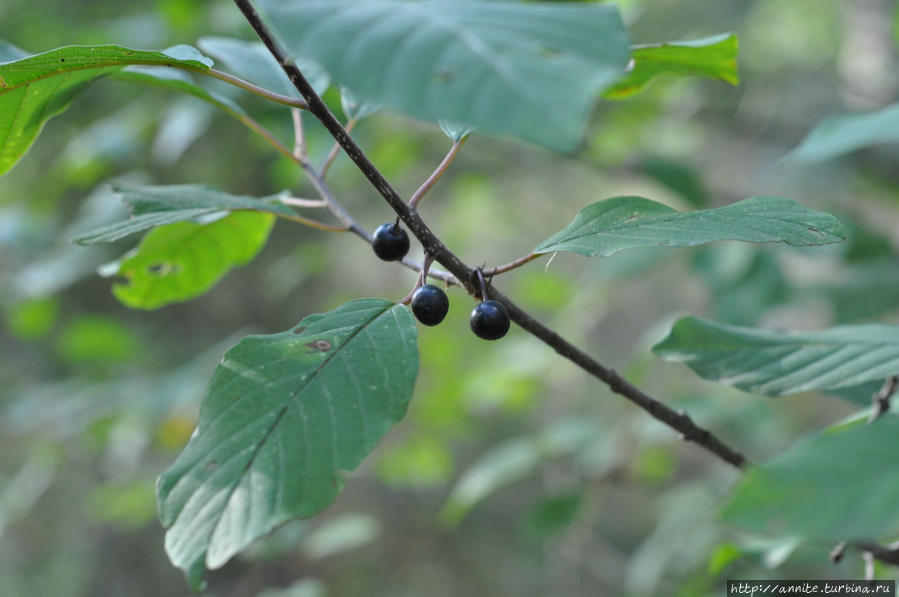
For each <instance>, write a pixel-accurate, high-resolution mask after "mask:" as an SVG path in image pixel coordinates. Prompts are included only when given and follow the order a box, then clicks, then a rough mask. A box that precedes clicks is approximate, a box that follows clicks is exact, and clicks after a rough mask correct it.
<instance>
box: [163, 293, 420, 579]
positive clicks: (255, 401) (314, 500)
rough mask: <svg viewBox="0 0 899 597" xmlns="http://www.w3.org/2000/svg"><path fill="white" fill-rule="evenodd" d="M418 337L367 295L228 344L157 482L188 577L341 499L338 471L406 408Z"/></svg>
mask: <svg viewBox="0 0 899 597" xmlns="http://www.w3.org/2000/svg"><path fill="white" fill-rule="evenodd" d="M416 338H417V331H416V326H415V322H414V320H413V319H412V316H411V315H410V314H409V312H408V310H407V309H406V308H405V307H403V306H402V305H395V304H393V303H391V302H389V301H384V300H379V299H360V300H355V301H351V302H349V303H346V304H344V305H342V306H341V307H339V308H338V309H336V310H334V311H331V312H330V313H326V314H323V315H310V316H308V317H306V318H304V319H303V320H302V321H301V322H300V323H299V324H298V325H297V326H296V327H295V328H294V329H291V330H287V331H285V332H282V333H279V334H273V335H268V336H250V337H247V338H244V339H243V340H241V341H240V342H239V343H238V344H237V345H236V346H235V347H233V348H232V349H231V350H229V351H228V352H227V353H225V356H224V358H223V359H222V362H221V364H220V365H219V367H218V368H217V369H216V371H215V374H214V375H213V378H212V382H211V387H210V389H209V393H208V395H207V396H206V398H205V400H204V402H203V405H202V406H201V409H200V415H199V422H198V424H197V430H196V432H195V433H194V435H193V436H192V437H191V440H190V442H189V443H188V445H187V447H186V448H185V450H184V452H183V453H182V454H181V456H179V458H178V460H177V461H176V462H175V463H174V464H173V465H172V466H171V468H169V470H167V471H166V472H165V473H163V474H162V475H161V476H160V477H159V481H158V483H157V494H158V501H159V512H160V518H161V519H162V523H163V525H164V526H165V527H166V528H167V529H168V532H167V534H166V541H165V543H166V551H167V552H168V554H169V557H170V558H171V560H172V562H173V563H174V564H175V565H177V566H178V567H180V568H182V569H183V570H184V571H185V573H186V574H187V576H188V579H189V580H190V582H191V584H193V585H194V586H198V585H199V584H200V582H201V579H202V575H203V572H204V570H205V568H210V569H212V568H217V567H219V566H221V565H223V564H224V563H225V562H226V561H227V560H228V559H229V558H231V557H232V556H233V555H234V554H236V553H237V552H239V551H240V550H241V549H243V548H244V547H246V546H247V545H248V544H249V543H250V542H252V541H253V540H255V539H257V538H259V537H261V536H262V535H264V534H266V533H268V532H269V531H271V530H272V529H273V528H275V527H276V526H277V525H279V524H281V523H283V522H285V521H287V520H289V519H291V518H295V517H303V516H311V515H313V514H315V513H316V512H319V511H321V510H322V509H324V508H326V507H327V506H328V505H329V504H331V502H333V501H334V499H335V498H336V496H337V494H338V493H339V491H340V488H341V485H342V480H341V476H340V472H341V471H350V470H353V469H355V468H356V467H357V466H358V465H359V463H360V462H361V461H362V459H363V458H364V457H365V456H366V454H368V452H369V451H370V450H371V449H372V448H373V447H374V446H375V444H376V443H377V442H378V441H379V440H380V439H381V438H382V437H383V436H384V435H385V434H386V433H387V431H388V430H389V429H390V428H391V427H392V426H393V425H394V424H395V423H397V422H398V421H399V420H400V419H402V417H403V416H404V414H405V412H406V408H407V406H408V403H409V400H410V398H411V396H412V389H413V386H414V384H415V378H416V375H417V373H418V349H417V346H416Z"/></svg>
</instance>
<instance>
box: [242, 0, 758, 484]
mask: <svg viewBox="0 0 899 597" xmlns="http://www.w3.org/2000/svg"><path fill="white" fill-rule="evenodd" d="M234 3H235V4H236V5H237V7H238V8H239V9H240V11H241V12H242V13H243V15H244V17H245V18H246V19H247V22H249V24H250V25H251V26H252V27H253V29H254V30H255V31H256V34H257V35H258V36H259V39H261V40H262V42H263V43H264V44H265V46H266V47H267V48H268V49H269V51H270V52H271V53H272V55H273V56H274V57H275V59H276V60H277V61H278V63H279V64H280V65H281V68H283V69H284V72H285V73H287V76H288V78H290V81H291V82H292V83H293V84H294V86H295V87H296V88H297V91H299V92H300V95H302V96H303V97H304V98H305V100H306V103H307V106H308V108H307V109H308V110H309V112H310V113H311V114H312V115H314V116H315V117H316V118H317V119H318V120H319V122H321V123H322V125H323V126H324V127H325V128H326V129H327V130H328V132H329V133H330V134H331V136H332V137H334V139H335V141H337V143H339V144H340V146H341V147H342V148H343V150H344V151H345V152H346V154H347V156H349V158H350V159H351V160H352V161H353V163H355V164H356V166H357V167H358V168H359V170H360V171H361V172H362V174H363V175H364V176H365V177H366V178H367V179H368V181H369V182H370V183H371V185H372V186H373V187H374V188H375V190H377V191H378V193H379V194H380V195H381V196H382V197H383V198H384V200H385V201H387V203H388V204H389V205H390V207H391V208H393V210H394V211H395V212H396V214H397V215H398V216H399V217H400V219H401V220H402V221H403V222H404V223H405V224H406V226H408V228H409V231H410V232H411V233H412V234H413V235H415V237H416V238H417V239H418V240H419V242H421V244H422V246H423V248H424V250H425V253H426V254H430V255H432V256H433V257H434V260H435V261H437V262H438V263H440V264H441V265H443V266H444V267H445V268H446V269H447V270H449V271H450V272H451V273H452V274H453V275H454V276H455V277H456V279H457V280H459V282H460V283H461V284H462V285H463V286H464V287H465V289H466V290H467V291H468V292H469V294H471V295H473V296H476V295H477V294H478V292H479V291H478V290H477V288H476V285H477V281H476V279H475V270H474V269H472V268H471V267H469V266H468V265H466V264H465V263H464V262H462V260H461V259H459V257H457V256H456V255H455V254H454V253H453V252H452V251H450V250H449V249H448V248H447V247H446V246H445V245H444V244H443V242H442V241H441V240H440V239H439V238H438V237H437V236H436V235H435V234H434V233H433V232H432V231H431V229H430V228H429V227H428V226H427V224H425V222H424V221H423V220H422V219H421V218H420V217H419V215H418V212H417V211H416V210H414V209H412V208H410V207H409V206H408V205H406V203H405V202H404V201H403V200H402V198H401V197H400V196H399V194H398V193H397V192H396V190H394V188H393V187H392V186H391V185H390V183H389V182H388V181H387V180H386V179H385V178H384V176H383V175H382V174H381V172H380V171H379V170H378V169H377V168H376V167H375V165H374V164H373V163H372V162H371V161H370V160H369V159H368V156H366V155H365V153H364V152H363V151H362V149H360V147H359V146H358V145H357V144H356V142H355V141H353V139H352V138H351V137H350V136H349V134H347V132H346V130H345V129H344V128H343V127H342V126H341V124H340V122H339V121H338V120H337V118H336V117H335V116H334V115H333V114H332V113H331V111H330V110H329V109H328V107H327V106H326V105H325V103H324V102H323V101H322V99H321V98H320V97H319V96H318V94H317V93H316V92H315V90H314V89H312V86H311V85H309V82H308V81H307V80H306V78H305V77H304V76H303V73H302V72H300V70H299V69H298V68H297V66H296V64H295V63H294V61H293V60H291V59H290V58H289V57H288V56H287V54H286V52H285V51H284V50H283V49H282V48H281V46H280V44H279V43H278V42H277V41H276V40H275V39H274V37H273V36H272V34H271V33H270V32H269V30H268V28H267V27H266V26H265V24H263V22H262V19H261V18H260V17H259V14H258V13H257V12H256V10H255V9H254V8H253V6H252V5H251V4H250V2H249V0H234ZM488 292H489V295H490V297H491V298H493V299H494V300H498V301H500V302H502V303H503V304H504V305H505V306H506V309H507V310H508V311H509V316H510V318H511V319H512V321H514V322H515V323H517V324H518V325H519V326H521V327H522V328H523V329H525V330H527V331H528V332H530V333H531V334H533V335H534V336H536V337H537V338H539V339H540V340H542V341H543V342H544V343H546V344H547V345H549V346H550V347H552V348H553V349H554V350H555V351H556V352H557V353H559V354H560V355H562V356H563V357H565V358H567V359H568V360H570V361H571V362H573V363H575V364H576V365H578V366H579V367H581V368H582V369H584V370H585V371H587V372H588V373H590V374H591V375H593V376H594V377H596V378H598V379H599V380H601V381H602V382H604V383H605V384H606V385H608V386H609V389H611V390H612V391H613V392H615V393H617V394H619V395H621V396H623V397H625V398H627V399H628V400H630V401H631V402H633V403H634V404H636V405H638V406H640V407H641V408H643V409H644V410H645V411H646V412H647V413H649V414H650V415H651V416H652V417H654V418H656V419H658V420H659V421H661V422H663V423H665V424H666V425H668V426H670V427H672V428H674V429H675V430H677V431H678V432H679V433H680V435H681V437H682V438H683V439H684V440H687V441H692V442H695V443H696V444H698V445H700V446H702V447H703V448H705V449H706V450H708V451H710V452H712V453H713V454H715V455H716V456H718V457H719V458H721V459H722V460H724V461H725V462H727V463H729V464H731V465H733V466H735V467H738V468H741V467H743V466H745V465H746V459H745V457H744V456H743V455H742V454H740V453H739V452H737V451H736V450H734V449H733V448H731V447H729V446H728V445H726V444H725V443H723V442H722V441H721V440H720V439H718V438H717V437H716V436H715V435H713V434H712V433H711V432H709V431H708V430H706V429H703V428H701V427H698V426H697V425H696V424H695V423H693V421H692V419H690V417H689V416H688V415H687V414H686V413H684V412H683V411H675V410H673V409H671V408H670V407H668V406H667V405H665V404H663V403H662V402H659V401H658V400H656V399H655V398H652V397H650V396H648V395H647V394H645V393H643V392H642V391H640V390H639V389H638V388H636V387H634V386H633V385H631V384H630V383H628V382H627V381H625V380H624V379H623V378H622V377H620V376H619V375H618V374H617V373H615V371H613V370H611V369H608V368H606V367H604V366H603V365H601V364H600V363H598V362H596V361H595V360H593V359H592V358H590V357H589V356H588V355H587V354H585V353H584V352H582V351H581V350H580V349H578V348H577V347H575V346H574V345H572V344H570V343H569V342H568V341H566V340H565V339H564V338H562V337H561V336H559V335H558V334H557V333H556V332H554V331H552V330H550V329H549V328H547V327H546V326H544V325H543V324H541V323H540V322H538V321H537V320H535V319H534V318H533V317H531V316H530V315H528V314H527V313H525V312H524V311H523V310H522V309H521V308H519V307H518V306H517V305H515V304H514V303H513V302H512V301H511V300H510V299H509V298H508V297H506V296H505V295H503V294H502V293H501V292H499V291H498V290H496V289H495V288H493V287H492V286H491V288H490V289H489V291H488Z"/></svg>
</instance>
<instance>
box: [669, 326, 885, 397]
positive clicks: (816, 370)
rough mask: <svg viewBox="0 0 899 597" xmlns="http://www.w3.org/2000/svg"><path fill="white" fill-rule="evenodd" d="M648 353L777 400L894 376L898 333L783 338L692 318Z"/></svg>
mask: <svg viewBox="0 0 899 597" xmlns="http://www.w3.org/2000/svg"><path fill="white" fill-rule="evenodd" d="M653 352H655V353H656V354H658V355H660V356H661V357H663V358H665V359H668V360H671V361H680V362H683V363H684V364H686V365H687V366H688V367H690V369H692V370H693V371H695V372H696V373H697V374H698V375H699V376H700V377H702V378H703V379H707V380H709V381H714V382H718V383H722V384H726V385H730V386H735V387H737V388H740V389H741V390H745V391H747V392H753V393H757V394H764V395H768V396H782V395H785V394H796V393H799V392H808V391H812V390H831V389H837V388H848V387H851V386H856V385H859V384H863V383H865V382H870V381H877V380H883V379H886V378H887V377H890V376H892V375H899V327H897V326H891V325H882V324H865V325H853V326H839V327H834V328H829V329H826V330H823V331H820V332H806V333H786V332H777V331H773V330H763V329H756V328H746V327H739V326H732V325H725V324H721V323H716V322H713V321H709V320H706V319H701V318H698V317H692V316H691V317H684V318H683V319H681V320H679V321H678V322H677V323H676V324H675V325H674V327H673V328H672V330H671V332H670V333H669V334H668V336H667V337H666V338H664V339H663V340H662V341H661V342H659V343H658V344H656V345H655V346H654V347H653Z"/></svg>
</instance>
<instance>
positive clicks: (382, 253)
mask: <svg viewBox="0 0 899 597" xmlns="http://www.w3.org/2000/svg"><path fill="white" fill-rule="evenodd" d="M371 246H372V248H373V249H374V250H375V255H377V256H378V257H380V258H381V259H383V260H384V261H399V260H400V259H402V258H403V257H405V256H406V253H408V252H409V236H408V235H407V234H406V231H405V230H403V229H402V228H400V226H399V224H397V223H396V222H388V223H386V224H381V225H380V226H378V227H377V229H375V233H374V234H373V235H372V241H371Z"/></svg>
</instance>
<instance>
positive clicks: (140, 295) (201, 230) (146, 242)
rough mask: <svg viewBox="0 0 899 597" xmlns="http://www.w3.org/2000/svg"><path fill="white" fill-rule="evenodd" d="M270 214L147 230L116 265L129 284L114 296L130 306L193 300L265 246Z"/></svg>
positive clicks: (118, 286) (116, 288)
mask: <svg viewBox="0 0 899 597" xmlns="http://www.w3.org/2000/svg"><path fill="white" fill-rule="evenodd" d="M274 221H275V217H274V216H273V215H272V214H267V213H259V212H252V211H244V212H237V213H233V214H230V215H227V216H225V217H223V218H220V219H218V220H216V221H214V222H211V223H207V224H198V223H194V222H177V223H175V224H168V225H165V226H160V227H158V228H156V229H154V230H152V231H150V232H149V233H148V234H147V235H146V236H145V237H144V238H143V240H141V243H140V245H139V246H138V247H137V249H136V251H135V252H134V253H133V254H130V255H128V256H126V258H125V259H124V260H123V261H122V262H121V263H119V264H118V271H117V272H116V273H117V274H118V275H120V276H124V277H125V278H127V280H128V282H127V284H116V285H114V286H113V288H112V292H113V294H115V296H116V298H117V299H119V300H120V301H121V302H122V303H123V304H125V305H127V306H129V307H131V308H133V309H157V308H159V307H163V306H165V305H168V304H171V303H176V302H180V301H186V300H189V299H192V298H195V297H197V296H199V295H201V294H203V293H204V292H206V291H207V290H209V289H210V288H212V286H214V285H215V283H216V282H218V281H219V280H220V279H221V278H222V276H224V275H225V274H226V273H227V272H228V270H230V269H231V268H233V267H237V266H238V265H243V264H245V263H248V262H249V261H251V260H252V259H253V258H254V257H255V256H256V254H257V253H258V252H259V251H260V250H261V249H262V247H263V246H264V245H265V241H266V240H268V235H269V232H270V231H271V229H272V224H274Z"/></svg>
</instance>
